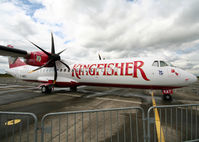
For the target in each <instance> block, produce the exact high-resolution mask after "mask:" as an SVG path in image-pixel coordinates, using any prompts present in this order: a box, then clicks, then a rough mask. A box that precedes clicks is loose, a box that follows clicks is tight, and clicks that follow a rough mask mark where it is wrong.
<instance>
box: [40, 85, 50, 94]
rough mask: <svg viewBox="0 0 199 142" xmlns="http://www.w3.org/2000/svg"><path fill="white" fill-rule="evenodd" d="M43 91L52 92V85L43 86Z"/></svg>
mask: <svg viewBox="0 0 199 142" xmlns="http://www.w3.org/2000/svg"><path fill="white" fill-rule="evenodd" d="M41 92H42V93H45V94H50V93H51V92H52V87H51V86H41Z"/></svg>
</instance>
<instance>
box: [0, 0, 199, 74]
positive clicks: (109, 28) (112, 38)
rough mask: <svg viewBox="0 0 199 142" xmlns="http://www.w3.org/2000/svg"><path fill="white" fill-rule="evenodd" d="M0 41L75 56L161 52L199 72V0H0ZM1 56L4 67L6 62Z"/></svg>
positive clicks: (181, 65) (82, 58) (160, 55)
mask: <svg viewBox="0 0 199 142" xmlns="http://www.w3.org/2000/svg"><path fill="white" fill-rule="evenodd" d="M0 7H1V8H0V19H1V22H0V44H1V45H7V44H12V45H13V46H14V47H16V48H20V49H25V50H28V51H35V50H37V49H36V48H35V47H34V46H32V45H31V44H30V43H29V42H28V41H27V40H31V41H33V42H35V43H36V44H38V45H40V46H41V47H42V48H44V49H45V50H48V51H50V46H51V43H50V32H53V33H54V36H55V45H56V51H57V52H59V51H61V50H63V49H67V50H66V51H65V52H64V53H63V54H62V56H65V58H69V59H77V60H86V59H89V60H91V59H92V60H95V59H98V56H97V53H98V52H100V53H101V55H102V56H103V57H106V58H107V59H109V58H110V59H116V58H127V57H132V58H133V57H157V56H158V57H163V58H165V59H167V60H168V61H169V62H171V63H172V64H174V65H176V66H178V67H180V68H182V69H185V70H187V71H189V72H191V73H194V74H196V75H199V14H198V13H199V0H174V1H172V0H170V1H169V0H160V1H159V0H29V1H28V0H0ZM7 67H8V65H7V59H6V58H5V57H0V69H3V68H7Z"/></svg>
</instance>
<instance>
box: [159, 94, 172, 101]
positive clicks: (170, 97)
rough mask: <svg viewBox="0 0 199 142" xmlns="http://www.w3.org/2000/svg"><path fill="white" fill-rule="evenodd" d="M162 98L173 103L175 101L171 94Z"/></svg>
mask: <svg viewBox="0 0 199 142" xmlns="http://www.w3.org/2000/svg"><path fill="white" fill-rule="evenodd" d="M162 98H163V100H164V101H172V100H173V99H172V96H171V94H163V97H162Z"/></svg>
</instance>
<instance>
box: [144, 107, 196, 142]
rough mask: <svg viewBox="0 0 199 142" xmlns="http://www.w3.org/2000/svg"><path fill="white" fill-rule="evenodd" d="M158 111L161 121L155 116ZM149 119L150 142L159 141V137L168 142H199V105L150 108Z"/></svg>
mask: <svg viewBox="0 0 199 142" xmlns="http://www.w3.org/2000/svg"><path fill="white" fill-rule="evenodd" d="M156 110H158V113H159V118H160V119H159V120H160V121H159V120H158V119H156V118H155V116H154V113H155V112H154V111H156ZM147 119H148V141H152V142H156V141H158V135H159V138H160V139H159V140H160V141H164V140H165V141H166V142H171V141H175V142H181V141H199V104H189V105H168V106H154V107H150V108H149V109H148V114H147ZM157 125H159V126H160V127H159V126H157ZM161 133H162V134H163V135H161Z"/></svg>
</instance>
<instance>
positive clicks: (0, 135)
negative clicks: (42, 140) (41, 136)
mask: <svg viewBox="0 0 199 142" xmlns="http://www.w3.org/2000/svg"><path fill="white" fill-rule="evenodd" d="M0 141H3V142H4V141H5V142H8V141H11V142H16V141H20V142H21V141H34V142H37V117H36V116H35V115H34V114H33V113H21V112H1V111H0Z"/></svg>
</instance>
